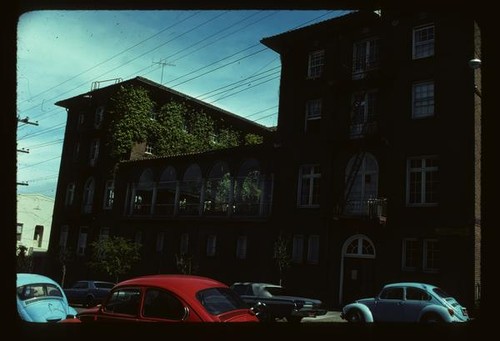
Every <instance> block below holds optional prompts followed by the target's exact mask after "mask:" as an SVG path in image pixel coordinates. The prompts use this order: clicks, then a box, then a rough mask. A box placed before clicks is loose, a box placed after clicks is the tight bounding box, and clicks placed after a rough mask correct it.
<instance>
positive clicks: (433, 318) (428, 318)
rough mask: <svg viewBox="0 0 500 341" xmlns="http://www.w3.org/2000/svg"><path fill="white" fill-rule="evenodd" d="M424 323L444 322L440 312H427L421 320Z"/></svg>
mask: <svg viewBox="0 0 500 341" xmlns="http://www.w3.org/2000/svg"><path fill="white" fill-rule="evenodd" d="M421 321H422V322H423V323H442V322H444V321H443V319H442V318H441V316H439V315H438V314H426V315H424V316H423V317H422V320H421Z"/></svg>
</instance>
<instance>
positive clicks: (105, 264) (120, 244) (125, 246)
mask: <svg viewBox="0 0 500 341" xmlns="http://www.w3.org/2000/svg"><path fill="white" fill-rule="evenodd" d="M91 246H92V258H91V261H90V262H89V265H90V267H91V268H93V269H95V270H97V271H101V272H105V273H106V274H108V275H109V276H110V277H111V278H113V279H114V280H115V282H118V281H119V279H120V276H122V275H124V274H126V273H127V272H128V271H130V269H131V268H132V265H133V264H134V263H136V262H138V261H139V260H140V253H139V249H140V245H139V244H137V243H135V242H133V241H130V240H127V239H125V238H123V237H118V236H114V237H109V238H106V239H101V240H98V241H95V242H93V243H92V244H91Z"/></svg>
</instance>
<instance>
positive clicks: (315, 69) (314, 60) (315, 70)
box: [307, 50, 325, 78]
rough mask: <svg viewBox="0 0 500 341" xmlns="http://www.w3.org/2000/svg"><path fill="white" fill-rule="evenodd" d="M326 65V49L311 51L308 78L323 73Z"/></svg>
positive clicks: (319, 75) (316, 76)
mask: <svg viewBox="0 0 500 341" xmlns="http://www.w3.org/2000/svg"><path fill="white" fill-rule="evenodd" d="M324 65H325V51H324V50H317V51H312V52H310V53H309V63H308V67H307V77H308V78H318V77H321V75H322V74H323V68H324Z"/></svg>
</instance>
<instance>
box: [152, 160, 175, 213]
mask: <svg viewBox="0 0 500 341" xmlns="http://www.w3.org/2000/svg"><path fill="white" fill-rule="evenodd" d="M176 192H177V172H176V171H175V168H174V167H172V166H168V167H167V168H165V170H164V171H163V172H162V173H161V176H160V182H159V183H158V188H157V191H156V204H155V206H156V208H155V214H158V215H173V214H174V212H175V196H176Z"/></svg>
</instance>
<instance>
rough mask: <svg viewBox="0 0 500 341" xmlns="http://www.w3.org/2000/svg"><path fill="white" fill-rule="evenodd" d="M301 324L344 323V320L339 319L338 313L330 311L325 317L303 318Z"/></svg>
mask: <svg viewBox="0 0 500 341" xmlns="http://www.w3.org/2000/svg"><path fill="white" fill-rule="evenodd" d="M302 322H346V320H342V319H341V318H340V311H334V310H330V311H328V312H327V313H326V314H325V315H321V316H317V317H304V318H303V319H302Z"/></svg>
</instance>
